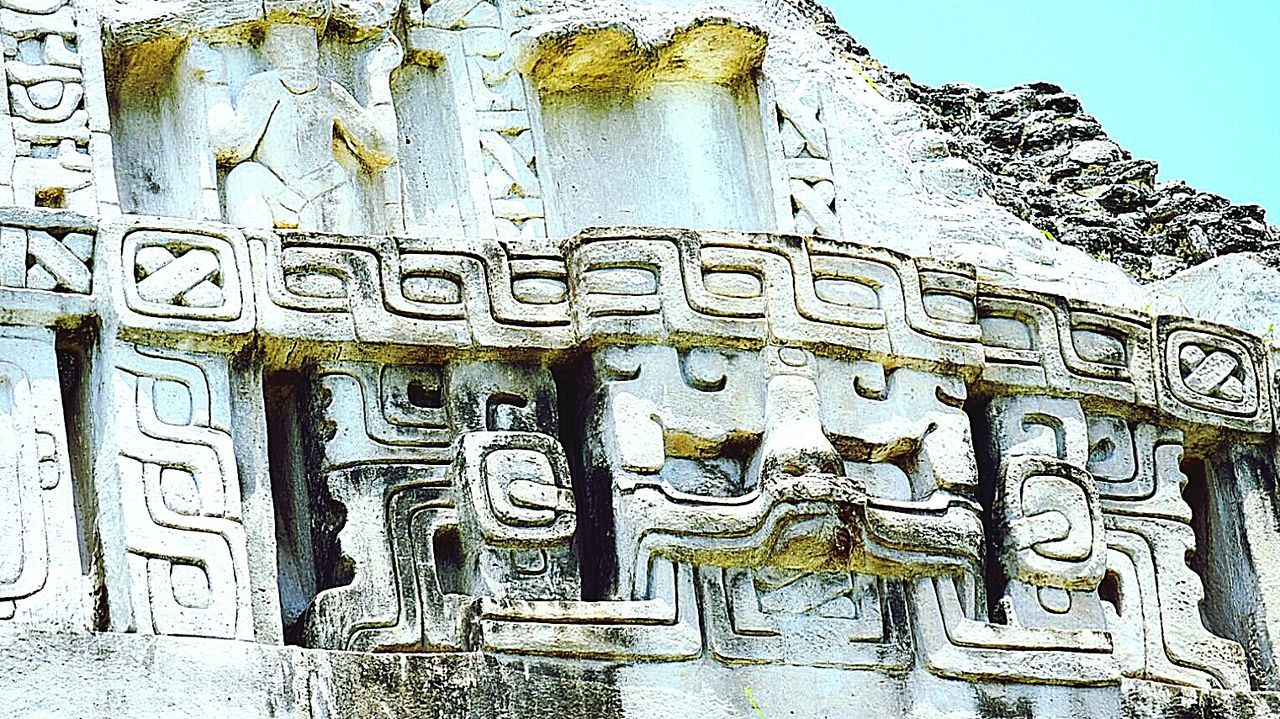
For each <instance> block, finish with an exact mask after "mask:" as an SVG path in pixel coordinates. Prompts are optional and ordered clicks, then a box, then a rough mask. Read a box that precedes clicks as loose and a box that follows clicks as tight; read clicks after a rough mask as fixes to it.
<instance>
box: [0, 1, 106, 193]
mask: <svg viewBox="0 0 1280 719" xmlns="http://www.w3.org/2000/svg"><path fill="white" fill-rule="evenodd" d="M99 35H100V31H99V27H98V18H97V14H96V12H95V11H94V10H93V9H92V8H90V7H88V6H85V7H78V4H77V3H75V2H74V1H73V0H62V2H55V3H49V2H34V1H32V0H21V1H18V2H10V3H5V5H4V7H3V9H0V43H2V44H3V47H4V83H5V98H4V101H3V102H0V109H3V114H0V202H3V203H4V204H12V205H18V206H20V207H36V206H40V207H53V208H70V209H74V210H77V211H79V212H84V213H86V214H96V213H98V211H99V210H100V209H101V210H102V211H104V212H107V213H111V212H112V211H113V210H114V208H115V207H116V204H115V202H116V200H115V191H114V182H113V177H114V171H113V169H112V165H111V138H110V135H109V132H108V131H109V129H110V128H109V125H108V122H109V121H108V116H107V105H106V94H105V86H104V82H103V74H102V49H101V42H100V40H99ZM99 203H102V206H101V207H100V206H99Z"/></svg>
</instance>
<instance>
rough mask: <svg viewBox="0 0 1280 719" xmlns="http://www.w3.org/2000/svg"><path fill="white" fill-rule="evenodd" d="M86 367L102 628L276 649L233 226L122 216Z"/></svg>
mask: <svg viewBox="0 0 1280 719" xmlns="http://www.w3.org/2000/svg"><path fill="white" fill-rule="evenodd" d="M103 243H104V247H107V248H109V249H108V250H107V251H106V255H105V256H106V257H108V258H110V259H109V260H107V261H105V262H102V263H99V265H98V267H97V268H96V270H97V277H98V281H99V286H100V288H101V291H102V292H103V295H104V297H106V298H109V303H108V302H104V308H103V310H104V316H103V336H102V338H101V341H100V344H99V346H98V347H97V348H96V351H95V352H94V354H93V357H92V376H91V383H90V386H91V387H92V388H93V389H92V390H91V391H93V392H94V395H93V397H92V400H91V403H92V408H93V411H94V414H95V423H96V426H97V432H96V435H95V442H94V452H95V459H94V482H95V494H96V500H97V506H98V516H97V532H98V542H99V544H100V551H101V553H102V561H103V565H104V577H103V579H104V581H105V584H106V587H105V589H106V594H107V604H108V617H107V623H108V626H109V627H110V628H111V629H113V630H116V631H134V632H139V633H154V634H174V635H187V636H204V637H218V638H226V639H242V640H257V641H262V642H279V641H280V640H281V629H280V612H279V599H278V592H277V590H276V585H275V579H274V577H275V569H274V568H275V563H276V558H275V546H274V514H273V510H272V504H271V499H270V497H271V492H270V482H269V480H268V476H267V469H266V445H265V420H264V418H263V413H262V392H261V387H260V379H258V378H256V377H254V373H256V372H260V371H261V370H260V369H244V368H243V367H244V363H243V362H240V361H237V360H236V354H237V353H238V352H241V351H242V350H244V349H245V347H246V343H247V341H248V340H249V338H250V337H251V332H252V329H253V317H254V313H253V305H252V302H251V296H252V291H251V289H250V287H251V285H250V282H249V277H248V271H249V270H248V250H247V246H246V243H245V239H244V237H243V235H241V234H240V233H239V232H237V231H235V230H232V229H230V228H225V227H219V226H215V225H207V224H202V223H194V222H178V221H161V220H152V219H145V218H133V217H126V218H122V219H121V220H119V221H117V222H115V223H113V224H112V225H111V226H110V227H109V228H108V229H107V230H106V231H105V232H104V234H103Z"/></svg>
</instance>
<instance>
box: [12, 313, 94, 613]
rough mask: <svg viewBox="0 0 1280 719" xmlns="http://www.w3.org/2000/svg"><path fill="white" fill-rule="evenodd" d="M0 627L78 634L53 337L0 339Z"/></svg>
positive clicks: (16, 333) (16, 332) (38, 333)
mask: <svg viewBox="0 0 1280 719" xmlns="http://www.w3.org/2000/svg"><path fill="white" fill-rule="evenodd" d="M0 351H2V352H3V355H2V356H3V360H0V495H3V496H4V497H5V498H6V500H5V502H4V505H3V507H2V508H0V516H3V521H0V623H2V620H12V621H19V622H24V623H36V624H42V625H46V626H52V627H62V628H70V629H72V630H80V629H83V628H85V627H86V625H87V618H86V617H84V616H82V615H81V614H82V607H81V606H80V594H79V592H80V590H81V587H80V586H79V584H78V580H79V576H80V575H79V572H80V567H79V557H78V555H77V552H76V538H75V531H76V530H75V517H74V514H73V509H72V499H71V497H72V488H71V476H70V474H71V473H70V467H69V465H68V453H67V442H66V435H65V429H64V426H63V423H62V405H61V401H60V395H59V392H58V380H57V377H58V373H57V366H56V363H55V359H54V353H53V336H52V333H49V332H47V331H44V330H20V329H14V328H9V329H8V330H7V331H6V332H5V333H4V336H3V337H0Z"/></svg>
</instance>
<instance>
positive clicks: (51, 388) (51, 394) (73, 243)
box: [0, 10, 97, 631]
mask: <svg viewBox="0 0 1280 719" xmlns="http://www.w3.org/2000/svg"><path fill="white" fill-rule="evenodd" d="M9 12H10V11H9V10H0V18H4V17H6V13H9ZM6 27H7V26H6ZM96 232H97V227H96V225H95V223H94V222H93V221H92V220H90V219H89V218H87V217H84V216H81V215H77V214H73V213H70V212H65V211H51V210H38V209H17V208H14V209H8V210H4V211H0V314H2V315H3V316H4V318H5V325H4V326H3V327H0V498H3V501H0V505H2V506H0V625H3V624H4V623H6V622H20V623H30V624H35V625H39V626H43V627H52V628H57V629H61V630H70V631H83V630H86V629H89V628H91V627H92V625H93V619H92V616H91V615H92V609H93V608H92V606H91V591H90V589H91V588H90V586H89V582H88V581H87V580H86V579H85V578H84V577H83V576H82V573H81V560H82V559H85V560H86V561H88V560H89V559H90V558H88V557H82V556H81V552H82V547H81V546H80V541H79V537H78V534H77V527H76V507H75V504H76V486H75V483H74V482H73V476H72V469H71V467H72V463H71V453H72V449H71V447H70V446H69V443H68V437H67V415H66V414H65V413H64V411H63V410H64V407H63V395H62V387H61V386H60V385H61V383H60V375H59V364H58V358H57V353H56V347H57V333H56V331H55V330H54V329H53V328H54V327H61V328H70V327H75V326H77V325H79V324H81V323H83V322H84V321H85V320H86V318H87V317H88V316H89V314H90V312H91V311H92V308H91V304H90V301H89V296H88V295H89V293H90V292H91V291H92V277H91V275H90V271H89V267H90V266H92V262H93V250H94V236H95V234H96Z"/></svg>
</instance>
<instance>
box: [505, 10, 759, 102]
mask: <svg viewBox="0 0 1280 719" xmlns="http://www.w3.org/2000/svg"><path fill="white" fill-rule="evenodd" d="M765 44H766V40H765V36H764V33H762V32H761V31H759V30H757V29H755V28H752V27H748V26H744V25H740V24H737V23H733V22H731V21H728V20H706V21H702V22H700V23H697V24H695V25H692V26H690V27H686V28H682V29H680V30H678V31H676V32H675V33H673V34H672V35H671V37H670V39H668V40H667V41H665V42H662V43H658V44H655V45H653V46H651V47H644V46H642V45H641V44H640V43H639V41H638V40H637V38H636V35H635V33H634V32H632V31H631V30H629V29H628V28H624V27H619V26H609V27H604V28H594V29H586V30H579V31H576V32H574V33H572V34H565V35H559V36H554V37H547V38H544V39H542V40H541V41H540V42H538V43H537V45H536V46H535V47H534V49H533V51H532V52H531V53H530V54H529V56H528V60H527V61H526V63H525V73H526V74H527V75H528V76H529V78H530V79H531V80H532V82H533V85H534V87H536V88H537V89H538V91H539V92H540V93H542V94H558V93H572V92H625V93H637V94H638V93H642V92H644V91H646V90H648V89H649V88H650V87H651V86H652V85H653V84H655V83H658V82H691V83H702V84H716V85H736V84H739V83H741V82H744V81H746V80H748V79H750V78H751V77H753V76H754V74H755V73H756V72H757V71H758V70H759V69H760V64H761V62H762V61H763V59H764V51H765Z"/></svg>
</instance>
